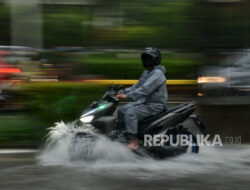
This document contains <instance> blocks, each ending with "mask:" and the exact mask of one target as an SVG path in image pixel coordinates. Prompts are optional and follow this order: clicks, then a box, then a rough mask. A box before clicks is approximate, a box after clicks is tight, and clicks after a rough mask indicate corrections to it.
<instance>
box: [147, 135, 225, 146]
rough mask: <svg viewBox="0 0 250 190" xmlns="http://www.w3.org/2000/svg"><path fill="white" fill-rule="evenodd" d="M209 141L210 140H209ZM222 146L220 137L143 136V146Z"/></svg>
mask: <svg viewBox="0 0 250 190" xmlns="http://www.w3.org/2000/svg"><path fill="white" fill-rule="evenodd" d="M209 139H210V140H209ZM166 144H169V145H170V146H223V143H222V141H221V137H220V135H218V134H216V135H214V136H213V137H212V136H211V135H196V136H194V135H187V134H179V135H148V134H147V135H144V146H164V145H166Z"/></svg>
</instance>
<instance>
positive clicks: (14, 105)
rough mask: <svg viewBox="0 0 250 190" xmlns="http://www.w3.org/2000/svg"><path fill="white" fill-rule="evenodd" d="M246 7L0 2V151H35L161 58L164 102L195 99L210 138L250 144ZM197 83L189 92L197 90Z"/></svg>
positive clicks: (165, 1) (241, 3)
mask: <svg viewBox="0 0 250 190" xmlns="http://www.w3.org/2000/svg"><path fill="white" fill-rule="evenodd" d="M249 20H250V1H248V0H157V1H153V0H133V1H127V0H71V1H67V0H0V147H25V146H27V147H30V146H35V147H36V146H39V145H40V143H41V142H42V141H43V137H44V136H45V134H46V133H47V131H46V128H47V127H50V126H52V125H53V123H54V122H56V121H58V120H64V121H72V120H74V119H76V118H77V117H78V116H79V115H80V113H81V112H82V111H83V109H84V108H86V106H87V105H88V104H90V103H91V101H93V100H97V99H99V98H100V97H101V95H102V93H103V92H104V91H105V90H106V88H107V85H103V84H99V83H91V82H89V80H103V79H123V80H124V79H125V80H129V79H138V78H139V76H140V74H141V72H142V71H143V68H142V66H141V63H140V52H141V51H142V50H143V49H144V48H145V47H148V46H154V47H157V48H159V49H160V50H161V52H162V64H163V65H165V66H166V68H167V78H168V80H169V81H171V80H174V81H175V80H180V79H181V80H185V81H182V82H181V83H179V82H178V83H175V82H174V81H172V82H170V84H169V85H168V90H169V94H170V99H169V101H170V103H171V102H177V103H178V102H183V101H187V100H190V99H194V98H198V100H199V104H200V107H199V114H200V115H201V116H202V118H203V120H204V121H205V124H206V125H207V128H208V131H209V132H211V133H219V134H221V135H222V136H224V137H238V136H242V141H243V142H249V139H250V138H249V137H248V136H249V135H250V129H249V127H250V125H249V123H250V120H249V116H250V110H249V108H250V106H249V103H250V49H248V48H249V47H250V22H249ZM196 80H197V83H196Z"/></svg>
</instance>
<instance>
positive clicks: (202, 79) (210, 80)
mask: <svg viewBox="0 0 250 190" xmlns="http://www.w3.org/2000/svg"><path fill="white" fill-rule="evenodd" d="M197 82H198V83H199V84H202V83H224V82H226V78H225V77H218V76H216V77H215V76H206V77H198V80H197Z"/></svg>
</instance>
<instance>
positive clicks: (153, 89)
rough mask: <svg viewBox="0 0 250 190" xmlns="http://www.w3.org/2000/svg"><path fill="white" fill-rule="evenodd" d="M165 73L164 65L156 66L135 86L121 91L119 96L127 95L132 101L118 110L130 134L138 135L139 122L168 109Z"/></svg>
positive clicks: (145, 72) (120, 119)
mask: <svg viewBox="0 0 250 190" xmlns="http://www.w3.org/2000/svg"><path fill="white" fill-rule="evenodd" d="M165 72H166V69H165V67H164V66H162V65H158V66H155V67H154V68H153V70H151V71H150V70H145V71H144V72H143V73H142V75H141V77H140V79H139V81H138V82H137V83H136V84H135V85H133V86H131V87H130V88H126V89H124V90H121V91H119V94H126V95H127V97H128V98H129V99H131V100H132V102H131V103H129V104H126V105H124V106H121V107H120V108H119V110H118V120H119V122H125V127H126V131H127V132H128V133H131V134H137V133H138V121H140V120H142V119H144V118H146V117H149V116H152V115H156V114H158V113H160V112H162V111H163V110H164V109H165V108H166V102H167V100H168V92H167V85H166V77H165Z"/></svg>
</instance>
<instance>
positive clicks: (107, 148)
mask: <svg viewBox="0 0 250 190" xmlns="http://www.w3.org/2000/svg"><path fill="white" fill-rule="evenodd" d="M58 126H60V130H58ZM58 126H56V127H57V128H56V127H55V128H54V129H52V130H51V131H53V132H51V133H50V137H49V138H48V139H49V141H48V142H47V144H45V146H44V147H43V149H42V150H41V151H39V152H38V153H37V154H30V153H29V154H27V156H25V155H24V154H22V156H18V155H15V156H13V155H11V154H9V155H7V154H6V155H5V156H4V157H3V156H0V189H1V190H24V189H25V190H28V189H32V190H40V189H41V190H43V189H60V190H71V189H73V190H74V189H76V190H78V189H79V190H80V189H81V190H82V189H84V190H85V189H91V190H95V189H98V190H99V189H100V190H102V189H103V190H105V189H108V190H112V189H154V190H155V189H192V190H193V189H237V190H238V189H250V159H249V158H250V145H227V146H223V147H201V150H200V153H199V154H191V153H190V154H185V155H182V156H179V157H176V158H171V159H166V160H161V161H159V160H154V159H152V158H141V157H139V156H136V155H135V154H133V153H131V152H130V151H129V150H128V149H127V148H126V147H125V146H124V145H122V144H119V143H115V142H112V141H110V140H109V139H107V138H105V137H101V138H99V140H98V141H97V142H95V143H94V144H93V143H91V142H84V143H81V146H79V147H77V148H80V149H81V151H78V152H77V156H78V157H77V158H78V159H73V160H72V149H71V145H72V143H70V142H71V141H70V139H71V137H72V136H71V135H65V131H66V130H68V129H70V127H68V126H66V125H64V124H63V123H59V124H58ZM61 129H63V130H61ZM86 145H87V147H88V148H86ZM79 152H81V153H79ZM78 153H79V154H78ZM13 158H15V159H13ZM8 159H9V161H8ZM11 159H12V161H11ZM18 160H20V161H18Z"/></svg>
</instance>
